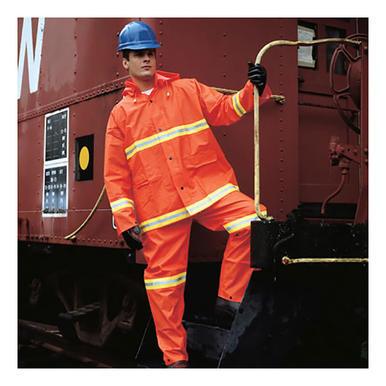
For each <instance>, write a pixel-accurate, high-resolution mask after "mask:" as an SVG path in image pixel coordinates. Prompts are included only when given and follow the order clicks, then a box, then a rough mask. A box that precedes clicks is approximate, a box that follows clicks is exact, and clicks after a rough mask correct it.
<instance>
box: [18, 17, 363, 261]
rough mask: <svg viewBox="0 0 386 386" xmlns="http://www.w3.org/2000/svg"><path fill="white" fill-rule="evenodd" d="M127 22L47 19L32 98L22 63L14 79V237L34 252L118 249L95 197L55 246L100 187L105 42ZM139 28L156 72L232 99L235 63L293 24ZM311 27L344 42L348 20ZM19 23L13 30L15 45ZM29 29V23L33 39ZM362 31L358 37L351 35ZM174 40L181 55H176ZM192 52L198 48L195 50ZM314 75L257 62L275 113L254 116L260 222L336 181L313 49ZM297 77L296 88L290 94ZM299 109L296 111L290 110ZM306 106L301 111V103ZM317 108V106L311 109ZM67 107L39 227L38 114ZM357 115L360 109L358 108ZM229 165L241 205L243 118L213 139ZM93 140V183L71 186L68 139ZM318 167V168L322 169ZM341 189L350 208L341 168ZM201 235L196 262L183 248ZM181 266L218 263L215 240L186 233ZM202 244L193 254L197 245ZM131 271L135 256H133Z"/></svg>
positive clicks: (350, 187)
mask: <svg viewBox="0 0 386 386" xmlns="http://www.w3.org/2000/svg"><path fill="white" fill-rule="evenodd" d="M130 20H132V19H130V18H121V19H104V18H98V19H88V18H78V19H69V18H60V19H55V18H47V19H46V20H45V31H44V39H43V48H42V59H41V67H40V80H39V90H38V92H36V93H32V94H31V93H29V89H28V76H27V73H28V71H27V63H25V68H24V74H23V85H22V93H21V98H20V100H19V102H18V113H19V116H18V119H19V143H18V151H19V176H18V184H19V190H18V202H19V213H18V217H19V238H20V239H22V240H25V239H29V240H32V241H39V242H53V243H62V244H67V243H68V244H73V243H75V244H78V245H96V246H110V247H114V248H118V247H121V246H122V244H121V240H120V239H119V238H118V237H117V236H116V233H115V230H114V229H113V228H112V226H111V212H110V209H109V205H108V202H107V198H106V197H104V198H103V200H102V202H101V204H100V206H99V208H98V210H97V211H96V213H95V215H94V216H93V218H92V220H91V221H90V223H89V224H88V225H87V226H86V227H85V228H84V229H83V230H82V231H81V232H80V233H79V235H78V236H77V239H76V240H75V241H66V240H64V236H65V235H67V234H69V233H70V232H72V231H73V230H74V229H76V228H77V227H78V226H79V225H80V224H81V223H82V221H83V220H84V219H85V218H86V217H87V214H88V213H89V211H90V210H91V208H92V207H93V205H94V203H95V201H96V200H97V197H98V195H99V192H100V190H101V189H102V186H103V152H104V132H105V126H106V122H107V118H108V115H109V112H110V110H111V108H112V107H113V105H114V104H115V103H116V102H117V101H118V100H119V99H120V97H121V96H120V91H121V88H122V86H123V80H124V77H125V73H124V71H123V68H122V66H121V59H120V57H119V56H117V55H116V40H117V39H116V38H117V33H118V32H119V31H120V29H121V28H122V26H123V25H124V24H126V23H127V22H128V21H130ZM142 20H144V21H145V22H148V23H149V24H150V25H151V26H152V27H153V28H154V29H155V30H156V33H157V37H158V38H159V40H160V41H161V43H162V45H161V48H160V49H158V51H157V61H158V67H159V69H161V70H165V71H172V72H179V73H180V74H181V76H182V77H195V78H197V79H198V80H199V81H201V82H203V83H206V84H208V85H212V86H217V87H222V88H227V89H240V88H241V87H242V86H243V85H244V83H245V81H246V73H247V62H248V61H250V60H253V59H254V57H255V56H256V53H257V51H258V50H259V48H261V47H262V46H263V45H264V44H266V43H268V42H270V41H272V40H276V39H283V38H285V39H296V38H297V23H298V19H295V18H294V19H291V18H287V19H284V18H277V19H252V18H243V19H237V18H234V19H223V18H216V19H211V18H205V19H197V18H184V19H179V18H160V19H146V18H145V19H142ZM308 21H309V22H312V23H316V24H317V25H318V34H319V36H323V31H324V30H323V28H324V26H325V25H332V26H339V27H342V26H343V27H345V29H346V30H347V33H348V34H349V33H351V32H356V31H355V28H357V25H361V26H362V24H364V22H363V21H361V22H360V23H356V21H355V19H339V20H338V19H312V20H311V19H308ZM22 24H23V20H22V19H20V20H19V26H18V31H19V40H20V34H21V28H22ZM36 26H37V19H32V30H33V39H35V35H36V32H35V31H36ZM361 28H365V27H361ZM181 36H183V38H184V44H183V45H182V44H181ZM198 42H199V44H198ZM318 50H319V51H318V58H319V59H320V68H318V69H317V70H311V69H304V68H299V69H298V66H297V52H296V49H293V48H291V47H282V48H277V49H275V50H272V52H270V53H269V54H267V55H266V57H264V60H263V65H264V66H265V67H266V68H267V70H268V79H269V84H270V86H271V88H272V91H273V93H274V94H278V95H280V94H281V95H284V96H285V97H286V102H285V104H283V105H279V104H277V103H275V102H273V101H271V102H269V103H268V104H267V105H266V106H264V107H263V108H262V110H261V130H262V133H261V143H262V152H261V165H262V170H261V184H262V192H261V200H262V202H263V203H265V204H266V205H267V207H268V209H269V214H271V215H273V216H274V217H275V218H277V219H279V220H283V219H284V218H285V216H286V214H287V213H288V212H290V211H291V210H292V209H293V208H295V207H297V205H298V203H299V202H322V201H323V199H324V198H325V197H326V195H328V194H329V193H330V192H331V191H332V190H333V189H334V188H335V187H336V185H337V182H338V179H339V171H338V170H332V169H331V167H330V166H329V163H328V154H329V151H328V150H329V147H328V146H329V139H330V134H334V135H337V134H338V135H340V136H341V137H342V138H345V141H343V142H347V143H352V144H355V133H352V132H351V131H350V130H349V129H347V128H346V126H345V124H344V122H343V121H341V120H340V118H339V116H338V114H337V112H336V111H334V106H333V105H332V104H331V97H330V95H331V93H330V91H329V89H328V73H327V69H326V66H325V60H326V59H325V55H326V54H325V52H324V51H323V49H322V48H320V49H318ZM298 76H300V77H301V78H302V79H303V82H302V83H300V85H299V94H298ZM299 100H300V101H301V103H300V104H303V105H302V106H299ZM307 102H308V103H309V104H314V105H316V106H310V105H307V106H304V103H307ZM319 105H321V106H326V107H325V108H324V107H319ZM68 106H69V109H70V110H69V113H70V120H69V136H70V137H69V170H68V173H69V182H68V185H69V186H68V193H69V200H68V215H67V217H63V218H50V217H48V218H47V217H45V218H42V216H41V210H42V186H43V161H44V160H43V157H44V149H43V146H44V114H46V113H48V112H53V111H55V110H58V109H61V108H63V107H68ZM366 107H367V106H366ZM213 131H214V133H215V135H216V137H217V139H218V140H219V142H220V145H221V146H222V148H223V149H224V152H225V154H226V156H227V158H228V160H229V161H230V163H231V164H232V165H233V167H234V169H235V171H236V175H237V176H238V182H239V185H240V188H241V191H243V192H245V193H246V194H248V195H250V196H251V197H252V196H253V117H252V114H249V115H248V116H246V117H245V118H243V119H242V120H241V121H240V122H239V123H237V124H235V125H232V126H230V127H219V128H214V129H213ZM89 134H94V178H93V180H90V181H75V174H74V171H75V161H76V160H75V138H77V137H81V136H85V135H89ZM323 160H325V161H323ZM351 170H352V171H353V172H350V178H349V183H348V184H347V186H345V188H344V191H343V192H342V195H340V196H339V198H338V197H337V198H336V202H355V199H356V196H357V193H358V178H357V176H356V175H357V174H358V173H357V172H356V171H355V172H354V168H352V169H351ZM202 235H204V236H205V238H206V239H207V240H208V242H207V243H206V245H210V246H211V247H210V248H207V249H206V250H205V251H203V250H202V248H200V247H199V246H198V245H196V244H197V243H195V242H194V240H197V239H198V238H199V237H201V236H202ZM192 241H193V242H192V243H191V245H192V247H191V255H192V257H193V258H197V259H198V258H203V259H207V260H210V259H218V258H219V256H220V254H221V253H220V252H221V250H222V248H223V247H224V243H225V235H224V234H212V233H210V232H207V231H206V230H201V229H195V230H194V234H193V236H192ZM200 244H202V243H200ZM139 260H141V256H139Z"/></svg>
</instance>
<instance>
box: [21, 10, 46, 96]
mask: <svg viewBox="0 0 386 386" xmlns="http://www.w3.org/2000/svg"><path fill="white" fill-rule="evenodd" d="M43 32H44V17H39V22H38V28H37V32H36V45H35V55H34V52H33V44H32V21H31V18H30V17H25V18H24V22H23V31H22V34H21V41H20V52H19V63H18V73H17V87H18V93H17V99H20V95H21V83H22V81H23V70H24V59H25V51H26V50H27V59H28V78H29V91H30V93H33V92H36V91H37V90H38V87H39V75H40V59H41V56H42V45H43Z"/></svg>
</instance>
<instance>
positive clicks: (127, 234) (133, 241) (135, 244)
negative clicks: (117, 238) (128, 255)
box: [122, 226, 143, 250]
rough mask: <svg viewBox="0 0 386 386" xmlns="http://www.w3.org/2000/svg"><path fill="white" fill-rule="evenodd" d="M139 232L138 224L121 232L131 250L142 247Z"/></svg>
mask: <svg viewBox="0 0 386 386" xmlns="http://www.w3.org/2000/svg"><path fill="white" fill-rule="evenodd" d="M140 234H141V229H140V228H139V226H135V227H133V228H130V229H128V230H126V231H124V232H122V236H123V238H124V239H125V241H126V244H127V246H128V247H129V248H130V249H133V250H140V249H142V248H143V245H142V242H141V239H140V238H139V235H140Z"/></svg>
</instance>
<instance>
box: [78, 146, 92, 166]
mask: <svg viewBox="0 0 386 386" xmlns="http://www.w3.org/2000/svg"><path fill="white" fill-rule="evenodd" d="M89 162H90V153H89V151H88V148H87V147H86V146H83V147H82V149H81V150H80V153H79V165H80V168H81V169H82V170H86V169H87V167H88V164H89Z"/></svg>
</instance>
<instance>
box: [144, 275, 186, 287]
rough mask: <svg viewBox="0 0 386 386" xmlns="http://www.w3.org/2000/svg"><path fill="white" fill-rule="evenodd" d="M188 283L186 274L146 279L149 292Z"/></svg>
mask: <svg viewBox="0 0 386 386" xmlns="http://www.w3.org/2000/svg"><path fill="white" fill-rule="evenodd" d="M185 281H186V272H182V273H179V274H178V275H174V276H167V277H160V278H157V279H145V287H146V289H147V290H156V289H161V288H169V287H176V286H178V285H180V284H182V283H185Z"/></svg>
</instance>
